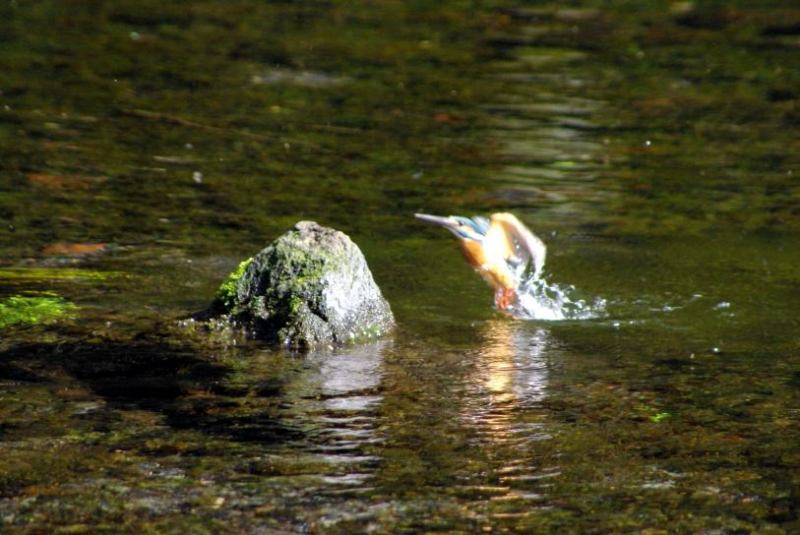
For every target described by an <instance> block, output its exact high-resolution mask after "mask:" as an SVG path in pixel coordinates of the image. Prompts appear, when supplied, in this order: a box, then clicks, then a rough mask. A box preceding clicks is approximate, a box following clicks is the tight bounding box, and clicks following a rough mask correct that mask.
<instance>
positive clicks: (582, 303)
mask: <svg viewBox="0 0 800 535" xmlns="http://www.w3.org/2000/svg"><path fill="white" fill-rule="evenodd" d="M605 308H606V301H605V299H602V298H599V297H598V298H595V299H594V301H591V302H589V301H587V300H586V299H582V298H580V297H579V296H578V291H577V289H576V288H575V287H574V286H572V285H571V284H570V285H561V284H551V283H549V282H547V281H546V280H545V278H544V277H537V276H534V275H529V276H528V277H527V278H525V279H523V281H522V283H520V285H519V287H518V288H517V300H516V302H515V303H514V304H513V306H512V307H511V309H510V312H511V315H512V316H514V317H515V318H519V319H535V320H549V321H556V320H584V319H591V318H598V317H602V316H603V315H604V314H605Z"/></svg>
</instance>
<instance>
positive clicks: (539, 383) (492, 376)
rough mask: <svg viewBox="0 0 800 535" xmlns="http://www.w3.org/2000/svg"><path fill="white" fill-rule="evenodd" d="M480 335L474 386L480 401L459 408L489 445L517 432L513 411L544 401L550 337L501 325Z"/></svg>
mask: <svg viewBox="0 0 800 535" xmlns="http://www.w3.org/2000/svg"><path fill="white" fill-rule="evenodd" d="M483 335H484V336H483V338H484V344H483V346H482V348H481V349H480V352H479V353H478V359H477V361H476V362H475V369H474V384H475V387H476V389H478V390H479V391H483V393H484V395H483V396H477V397H476V398H475V401H474V402H473V403H472V404H471V406H470V407H465V409H466V411H467V412H468V414H465V416H466V417H467V418H468V419H469V420H470V421H471V422H472V423H473V425H474V424H479V426H480V427H481V428H482V429H483V431H484V433H486V434H487V435H488V438H490V439H491V440H493V441H497V440H500V441H507V440H510V439H511V438H512V435H519V434H520V433H519V432H520V431H522V429H521V428H520V423H519V422H516V421H515V420H514V411H513V409H514V408H515V407H517V406H520V405H529V404H536V403H538V402H540V401H542V400H543V399H544V398H545V395H546V389H547V377H548V368H547V365H546V353H547V349H548V347H551V346H552V343H551V336H550V334H549V332H548V331H547V330H546V329H543V328H541V327H536V326H533V325H531V324H530V323H524V322H516V321H507V320H496V321H490V322H487V323H486V324H485V325H484V328H483ZM476 403H477V404H478V405H476Z"/></svg>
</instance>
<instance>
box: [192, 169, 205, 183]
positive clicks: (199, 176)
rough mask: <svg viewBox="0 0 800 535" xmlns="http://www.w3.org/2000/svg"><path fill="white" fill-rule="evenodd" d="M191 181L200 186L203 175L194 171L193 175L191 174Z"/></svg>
mask: <svg viewBox="0 0 800 535" xmlns="http://www.w3.org/2000/svg"><path fill="white" fill-rule="evenodd" d="M192 180H194V181H195V183H196V184H202V183H203V173H201V172H200V171H195V172H194V173H192Z"/></svg>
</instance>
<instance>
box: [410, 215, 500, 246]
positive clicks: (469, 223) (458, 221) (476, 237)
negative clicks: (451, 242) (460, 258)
mask: <svg viewBox="0 0 800 535" xmlns="http://www.w3.org/2000/svg"><path fill="white" fill-rule="evenodd" d="M414 217H416V218H417V219H420V220H422V221H427V222H428V223H433V224H434V225H440V226H442V227H444V228H446V229H447V230H449V231H450V232H452V233H453V234H454V235H455V236H456V237H457V238H458V239H460V240H471V241H483V238H484V236H485V235H486V231H487V230H489V220H488V219H486V218H485V217H474V218H469V217H463V216H458V215H451V216H448V217H441V216H436V215H428V214H414Z"/></svg>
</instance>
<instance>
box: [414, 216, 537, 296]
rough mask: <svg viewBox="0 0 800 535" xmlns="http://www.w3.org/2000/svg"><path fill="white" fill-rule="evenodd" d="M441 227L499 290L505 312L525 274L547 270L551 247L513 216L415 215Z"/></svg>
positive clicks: (485, 277) (471, 263)
mask: <svg viewBox="0 0 800 535" xmlns="http://www.w3.org/2000/svg"><path fill="white" fill-rule="evenodd" d="M414 217H416V218H417V219H420V220H422V221H427V222H429V223H433V224H435V225H441V226H443V227H444V228H446V229H447V230H449V231H450V232H452V233H453V235H454V236H455V237H456V238H458V242H459V245H460V246H461V252H462V253H463V255H464V258H466V260H467V262H468V263H469V264H470V265H471V266H472V267H473V268H475V270H476V271H477V272H478V273H479V274H480V275H481V276H482V277H483V278H484V280H486V281H487V282H488V283H489V284H490V285H491V286H492V288H494V290H495V304H496V305H497V308H498V309H500V310H503V311H506V310H509V309H510V308H511V307H512V306H513V305H514V303H515V302H516V301H517V291H518V288H519V286H520V284H521V283H522V281H523V275H525V273H526V272H527V271H529V270H530V269H532V270H533V277H535V278H537V279H538V278H539V277H540V276H541V274H542V270H543V269H544V259H545V256H546V254H547V247H546V246H545V244H544V243H543V242H542V240H540V239H539V238H538V237H537V236H536V235H535V234H534V233H533V232H531V231H530V230H528V227H526V226H525V225H524V224H523V223H522V222H521V221H520V220H519V219H517V218H516V217H515V216H514V215H513V214H509V213H507V212H501V213H496V214H492V215H491V216H489V218H488V219H487V218H485V217H481V216H478V217H471V218H470V217H463V216H453V215H451V216H448V217H441V216H435V215H428V214H414Z"/></svg>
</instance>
